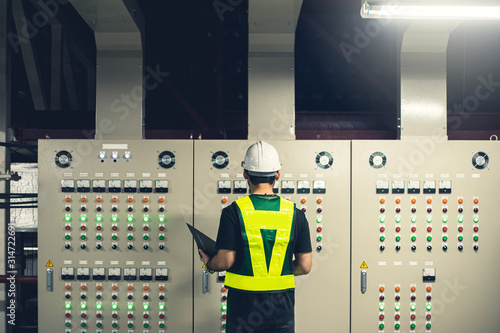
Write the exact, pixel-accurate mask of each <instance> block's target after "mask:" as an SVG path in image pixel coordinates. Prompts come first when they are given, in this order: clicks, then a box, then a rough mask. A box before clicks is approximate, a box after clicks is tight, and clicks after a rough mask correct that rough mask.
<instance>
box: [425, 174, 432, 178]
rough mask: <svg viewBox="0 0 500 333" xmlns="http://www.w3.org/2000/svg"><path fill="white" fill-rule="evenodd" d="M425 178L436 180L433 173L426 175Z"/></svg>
mask: <svg viewBox="0 0 500 333" xmlns="http://www.w3.org/2000/svg"><path fill="white" fill-rule="evenodd" d="M425 178H434V174H432V173H426V174H425Z"/></svg>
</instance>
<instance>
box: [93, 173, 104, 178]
mask: <svg viewBox="0 0 500 333" xmlns="http://www.w3.org/2000/svg"><path fill="white" fill-rule="evenodd" d="M95 176H96V177H104V174H103V173H102V172H96V173H95Z"/></svg>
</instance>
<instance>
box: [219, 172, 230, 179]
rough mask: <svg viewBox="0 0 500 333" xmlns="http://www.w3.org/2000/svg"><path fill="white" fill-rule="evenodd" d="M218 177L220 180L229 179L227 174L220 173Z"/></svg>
mask: <svg viewBox="0 0 500 333" xmlns="http://www.w3.org/2000/svg"><path fill="white" fill-rule="evenodd" d="M220 177H221V178H229V174H228V173H221V174H220Z"/></svg>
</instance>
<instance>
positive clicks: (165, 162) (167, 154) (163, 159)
mask: <svg viewBox="0 0 500 333" xmlns="http://www.w3.org/2000/svg"><path fill="white" fill-rule="evenodd" d="M158 164H159V165H160V166H161V167H162V168H164V169H170V168H171V167H173V166H174V164H175V155H174V153H172V152H171V151H168V150H166V151H162V152H161V153H160V155H158Z"/></svg>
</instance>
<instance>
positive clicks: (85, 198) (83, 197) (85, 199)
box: [64, 195, 165, 203]
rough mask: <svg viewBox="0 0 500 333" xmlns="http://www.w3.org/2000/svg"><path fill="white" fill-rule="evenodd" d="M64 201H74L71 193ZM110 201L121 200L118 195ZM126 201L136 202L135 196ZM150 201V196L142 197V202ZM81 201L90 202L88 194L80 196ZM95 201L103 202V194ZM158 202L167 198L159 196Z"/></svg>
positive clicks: (116, 201)
mask: <svg viewBox="0 0 500 333" xmlns="http://www.w3.org/2000/svg"><path fill="white" fill-rule="evenodd" d="M64 201H66V202H72V199H71V196H70V195H68V196H66V197H65V198H64ZM110 201H111V202H112V203H118V202H119V200H118V197H117V196H113V197H112V198H111V200H110ZM126 201H127V202H128V203H132V202H134V197H133V196H129V197H128V198H127V200H126ZM150 201H151V200H150V199H149V196H144V197H143V198H142V200H141V202H143V203H148V202H150ZM80 202H88V199H87V197H86V196H84V195H83V196H81V198H80ZM95 202H99V203H101V202H103V198H102V197H101V196H97V197H96V199H95ZM158 202H159V203H164V202H165V198H164V197H160V198H158Z"/></svg>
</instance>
